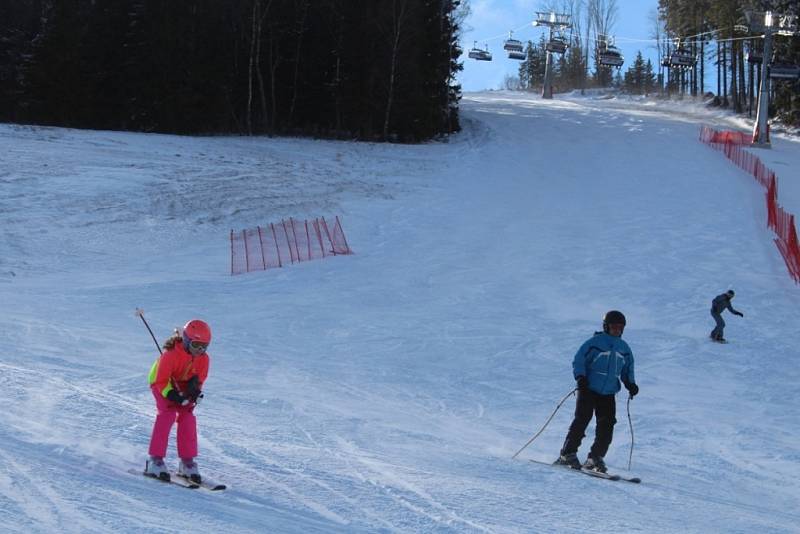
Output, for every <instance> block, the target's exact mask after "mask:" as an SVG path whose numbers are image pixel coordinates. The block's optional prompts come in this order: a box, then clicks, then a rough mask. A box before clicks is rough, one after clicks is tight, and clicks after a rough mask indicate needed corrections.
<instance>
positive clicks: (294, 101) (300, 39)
mask: <svg viewBox="0 0 800 534" xmlns="http://www.w3.org/2000/svg"><path fill="white" fill-rule="evenodd" d="M301 10H302V16H301V18H300V27H299V29H298V31H297V48H296V49H295V53H294V79H293V81H292V103H291V104H290V105H289V118H288V125H289V127H290V128H291V127H292V123H293V122H294V108H295V105H296V104H297V77H298V74H299V72H300V52H301V50H302V48H303V35H304V34H305V31H304V30H305V25H306V17H307V16H308V0H304V1H303V2H302V6H301Z"/></svg>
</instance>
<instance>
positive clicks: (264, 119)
mask: <svg viewBox="0 0 800 534" xmlns="http://www.w3.org/2000/svg"><path fill="white" fill-rule="evenodd" d="M271 5H272V0H269V2H267V5H266V7H265V8H264V12H263V13H261V12H260V9H261V1H260V0H259V16H258V28H257V31H258V39H257V41H256V75H257V78H258V95H259V99H260V100H261V124H262V125H263V127H264V128H267V129H268V130H269V132H270V133H272V127H271V124H270V115H269V114H268V113H267V97H266V92H265V91H264V74H263V72H262V70H261V35H262V33H263V29H264V20H265V19H266V18H267V14H268V13H269V8H270V6H271ZM272 34H273V32H272V31H270V42H271V41H272V39H274V36H273V35H272ZM272 83H274V81H273V82H272ZM272 120H273V122H274V117H273V118H272Z"/></svg>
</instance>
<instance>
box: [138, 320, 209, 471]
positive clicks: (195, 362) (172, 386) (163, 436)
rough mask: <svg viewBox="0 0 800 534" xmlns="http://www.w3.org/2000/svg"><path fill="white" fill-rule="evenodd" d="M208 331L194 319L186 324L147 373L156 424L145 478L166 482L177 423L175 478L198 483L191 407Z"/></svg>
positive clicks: (201, 377)
mask: <svg viewBox="0 0 800 534" xmlns="http://www.w3.org/2000/svg"><path fill="white" fill-rule="evenodd" d="M210 342H211V329H210V328H209V326H208V324H206V323H205V322H203V321H200V320H198V319H194V320H191V321H189V322H188V323H186V325H185V326H184V327H183V332H182V333H180V332H178V331H177V330H176V331H175V334H174V335H173V336H172V337H170V338H169V339H168V340H167V341H166V342H164V352H163V354H161V356H160V357H159V358H158V359H157V360H156V361H155V363H154V364H153V366H152V367H151V369H150V376H149V380H150V389H151V391H152V392H153V397H155V400H156V410H157V415H156V420H155V423H154V424H153V433H152V436H151V437H150V450H149V454H150V458H149V459H148V460H147V464H146V468H145V474H147V475H150V476H153V477H156V478H160V479H162V480H169V478H170V475H169V471H168V470H167V468H166V466H165V465H164V457H165V456H166V455H167V444H168V442H169V434H170V431H171V430H172V425H173V424H174V423H175V421H176V420H177V422H178V456H179V457H180V459H181V461H180V463H179V465H178V475H181V476H185V477H186V478H189V479H191V480H192V481H194V482H196V483H198V484H199V483H200V482H201V477H200V472H199V470H198V468H197V463H196V462H195V461H194V459H195V457H196V456H197V419H196V418H195V416H194V407H195V405H196V403H197V400H198V399H199V398H200V397H201V396H202V389H203V383H204V382H205V381H206V377H207V376H208V363H209V357H208V354H207V353H206V349H207V348H208V344H209V343H210Z"/></svg>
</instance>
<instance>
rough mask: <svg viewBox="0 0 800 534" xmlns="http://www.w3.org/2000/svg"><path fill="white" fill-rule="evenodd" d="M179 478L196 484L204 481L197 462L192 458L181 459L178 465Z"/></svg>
mask: <svg viewBox="0 0 800 534" xmlns="http://www.w3.org/2000/svg"><path fill="white" fill-rule="evenodd" d="M178 476H182V477H184V478H186V479H188V480H191V481H192V482H194V483H195V484H200V483H201V482H202V480H203V479H202V477H201V476H200V471H199V470H198V469H197V462H195V461H194V459H192V458H184V459H181V462H180V463H179V464H178Z"/></svg>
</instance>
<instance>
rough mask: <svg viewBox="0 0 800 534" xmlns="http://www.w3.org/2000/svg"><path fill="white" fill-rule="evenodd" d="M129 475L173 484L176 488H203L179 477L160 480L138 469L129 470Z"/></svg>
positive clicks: (173, 476)
mask: <svg viewBox="0 0 800 534" xmlns="http://www.w3.org/2000/svg"><path fill="white" fill-rule="evenodd" d="M128 473H130V474H132V475H139V476H143V477H145V478H149V479H151V480H155V481H157V482H161V483H162V484H173V485H175V486H180V487H182V488H186V489H197V488H199V487H201V485H200V484H195V483H194V482H191V481H189V480H187V479H185V478H183V477H178V476H175V475H172V476H170V478H169V480H164V479H163V478H158V477H155V476H153V475H149V474H147V473H145V472H144V471H139V470H137V469H128Z"/></svg>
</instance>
